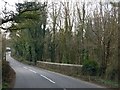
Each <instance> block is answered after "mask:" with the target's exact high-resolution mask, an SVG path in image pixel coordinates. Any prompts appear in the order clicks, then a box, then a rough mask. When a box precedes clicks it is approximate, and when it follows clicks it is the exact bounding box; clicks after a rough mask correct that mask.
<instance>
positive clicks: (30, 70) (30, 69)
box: [28, 69, 37, 73]
mask: <svg viewBox="0 0 120 90" xmlns="http://www.w3.org/2000/svg"><path fill="white" fill-rule="evenodd" d="M28 70H30V71H31V72H33V73H37V72H35V71H33V70H31V69H28Z"/></svg>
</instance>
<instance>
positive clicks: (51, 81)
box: [40, 75, 55, 83]
mask: <svg viewBox="0 0 120 90" xmlns="http://www.w3.org/2000/svg"><path fill="white" fill-rule="evenodd" d="M40 76H41V77H43V78H45V79H47V80H48V81H50V82H51V83H55V82H54V81H52V80H51V79H49V78H47V77H46V76H44V75H40Z"/></svg>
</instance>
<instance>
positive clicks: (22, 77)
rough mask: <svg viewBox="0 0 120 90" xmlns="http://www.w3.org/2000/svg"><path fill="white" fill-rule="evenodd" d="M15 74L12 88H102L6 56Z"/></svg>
mask: <svg viewBox="0 0 120 90" xmlns="http://www.w3.org/2000/svg"><path fill="white" fill-rule="evenodd" d="M6 58H7V61H9V62H10V65H11V67H12V68H13V69H14V70H15V72H16V80H15V86H14V88H61V90H67V89H66V88H104V87H101V86H99V85H96V84H92V83H89V82H85V81H82V80H79V79H76V78H72V77H69V76H66V75H62V74H59V73H55V72H51V71H48V70H44V69H41V68H37V67H34V66H30V65H26V64H23V63H20V62H18V61H16V60H15V59H13V58H12V57H11V56H9V55H7V56H6Z"/></svg>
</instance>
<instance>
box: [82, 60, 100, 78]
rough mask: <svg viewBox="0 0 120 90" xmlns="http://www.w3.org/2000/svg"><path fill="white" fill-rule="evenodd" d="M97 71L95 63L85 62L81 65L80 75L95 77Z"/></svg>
mask: <svg viewBox="0 0 120 90" xmlns="http://www.w3.org/2000/svg"><path fill="white" fill-rule="evenodd" d="M98 69H99V68H98V63H97V62H96V61H92V60H86V61H85V62H84V63H83V67H82V73H83V74H87V75H90V76H96V75H97V73H98Z"/></svg>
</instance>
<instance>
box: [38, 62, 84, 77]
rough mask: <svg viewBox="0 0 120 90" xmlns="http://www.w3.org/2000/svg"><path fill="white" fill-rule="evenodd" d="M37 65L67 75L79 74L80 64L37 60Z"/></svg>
mask: <svg viewBox="0 0 120 90" xmlns="http://www.w3.org/2000/svg"><path fill="white" fill-rule="evenodd" d="M37 67H40V68H44V69H48V70H52V71H56V72H60V73H63V74H67V75H76V74H81V67H82V65H75V64H62V63H51V62H43V61H37Z"/></svg>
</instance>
